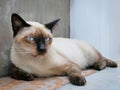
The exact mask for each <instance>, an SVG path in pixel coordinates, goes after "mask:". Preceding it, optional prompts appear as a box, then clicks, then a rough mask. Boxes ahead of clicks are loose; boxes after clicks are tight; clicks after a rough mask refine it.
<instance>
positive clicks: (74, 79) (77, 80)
mask: <svg viewBox="0 0 120 90" xmlns="http://www.w3.org/2000/svg"><path fill="white" fill-rule="evenodd" d="M69 80H70V82H71V83H72V84H74V85H77V86H83V85H85V84H86V79H85V78H84V77H83V76H81V75H78V74H73V75H70V76H69Z"/></svg>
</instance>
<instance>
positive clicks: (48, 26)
mask: <svg viewBox="0 0 120 90" xmlns="http://www.w3.org/2000/svg"><path fill="white" fill-rule="evenodd" d="M59 20H60V19H57V20H54V21H52V22H50V23H47V24H45V26H46V27H47V28H48V29H49V30H50V31H51V32H52V29H53V27H54V26H55V25H56V24H57V22H58V21H59Z"/></svg>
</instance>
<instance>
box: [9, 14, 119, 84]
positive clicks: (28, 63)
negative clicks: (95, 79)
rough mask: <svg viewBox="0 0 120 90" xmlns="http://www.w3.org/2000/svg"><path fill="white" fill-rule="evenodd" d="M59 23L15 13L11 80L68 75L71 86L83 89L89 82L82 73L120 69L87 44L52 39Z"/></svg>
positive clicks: (72, 40)
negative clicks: (88, 70) (107, 68)
mask: <svg viewBox="0 0 120 90" xmlns="http://www.w3.org/2000/svg"><path fill="white" fill-rule="evenodd" d="M58 21H59V19H57V20H55V21H52V22H50V23H47V24H40V23H38V22H33V21H25V20H24V19H23V18H21V17H20V16H19V15H17V14H15V13H14V14H12V16H11V22H12V29H13V44H12V48H11V54H10V57H11V62H12V64H13V65H12V68H11V77H12V78H15V79H18V80H27V81H31V80H33V79H34V77H50V76H56V75H68V78H69V80H70V82H71V83H72V84H74V85H79V86H82V85H85V83H86V80H85V77H84V76H82V75H81V71H82V70H84V69H86V68H89V67H92V68H94V69H96V70H102V69H104V68H105V67H106V66H108V67H117V64H116V63H115V62H114V61H112V60H110V59H107V58H105V57H103V56H102V55H101V54H100V53H99V52H98V51H97V50H96V49H95V48H94V47H92V46H91V45H89V44H88V43H86V42H84V41H79V40H74V39H67V38H53V36H52V30H53V27H54V26H55V25H56V24H57V22H58Z"/></svg>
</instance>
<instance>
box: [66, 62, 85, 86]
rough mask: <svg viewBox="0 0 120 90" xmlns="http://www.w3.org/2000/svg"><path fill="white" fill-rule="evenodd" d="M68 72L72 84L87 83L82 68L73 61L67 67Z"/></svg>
mask: <svg viewBox="0 0 120 90" xmlns="http://www.w3.org/2000/svg"><path fill="white" fill-rule="evenodd" d="M67 74H68V76H69V80H70V82H71V83H72V84H74V85H78V86H83V85H85V84H86V79H85V77H84V76H82V75H81V69H80V67H79V66H78V65H77V64H74V63H72V64H71V65H70V67H69V68H68V69H67Z"/></svg>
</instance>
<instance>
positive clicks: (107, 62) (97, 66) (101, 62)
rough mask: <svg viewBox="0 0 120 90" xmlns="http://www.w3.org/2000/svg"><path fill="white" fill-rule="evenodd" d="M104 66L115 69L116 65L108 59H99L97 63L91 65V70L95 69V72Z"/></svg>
mask: <svg viewBox="0 0 120 90" xmlns="http://www.w3.org/2000/svg"><path fill="white" fill-rule="evenodd" d="M106 66H107V67H113V68H114V67H117V63H116V62H114V61H112V60H110V59H107V58H104V57H101V58H100V59H99V60H98V61H97V62H95V63H94V64H93V68H94V69H96V70H102V69H104V68H105V67H106Z"/></svg>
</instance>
